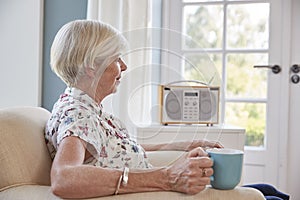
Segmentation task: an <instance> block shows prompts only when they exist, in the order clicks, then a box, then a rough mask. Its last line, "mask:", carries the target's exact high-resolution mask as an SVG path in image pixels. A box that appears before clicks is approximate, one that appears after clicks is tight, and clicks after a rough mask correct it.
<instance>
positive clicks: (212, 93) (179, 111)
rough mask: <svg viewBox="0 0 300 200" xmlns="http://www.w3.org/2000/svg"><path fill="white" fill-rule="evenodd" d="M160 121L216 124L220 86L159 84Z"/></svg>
mask: <svg viewBox="0 0 300 200" xmlns="http://www.w3.org/2000/svg"><path fill="white" fill-rule="evenodd" d="M159 93H160V95H159V98H160V99H159V101H160V122H161V123H162V124H164V125H167V124H207V125H213V124H217V123H218V121H219V98H220V88H219V87H209V86H206V85H201V86H198V85H197V86H183V85H170V84H168V85H160V89H159Z"/></svg>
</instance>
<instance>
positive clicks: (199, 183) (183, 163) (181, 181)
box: [167, 147, 213, 194]
mask: <svg viewBox="0 0 300 200" xmlns="http://www.w3.org/2000/svg"><path fill="white" fill-rule="evenodd" d="M212 165H213V162H212V160H211V159H210V158H209V157H208V155H207V153H206V152H205V151H204V150H203V149H202V148H201V147H198V148H194V149H193V150H192V151H190V152H189V153H187V154H185V155H184V156H183V157H181V158H180V159H178V160H177V161H176V162H175V163H174V164H173V165H172V166H170V167H168V169H167V173H168V179H169V184H170V188H171V190H172V191H177V192H182V193H187V194H197V193H198V192H200V191H202V190H204V189H205V186H206V185H208V184H209V183H210V176H211V175H212V174H213V169H212V168H211V167H212Z"/></svg>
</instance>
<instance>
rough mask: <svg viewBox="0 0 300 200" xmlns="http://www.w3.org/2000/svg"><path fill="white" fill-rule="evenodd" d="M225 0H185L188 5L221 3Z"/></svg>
mask: <svg viewBox="0 0 300 200" xmlns="http://www.w3.org/2000/svg"><path fill="white" fill-rule="evenodd" d="M219 1H223V0H183V2H186V3H198V2H219Z"/></svg>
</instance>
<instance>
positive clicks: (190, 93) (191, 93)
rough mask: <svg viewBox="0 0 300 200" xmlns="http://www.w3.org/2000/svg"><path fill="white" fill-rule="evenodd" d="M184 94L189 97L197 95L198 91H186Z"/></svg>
mask: <svg viewBox="0 0 300 200" xmlns="http://www.w3.org/2000/svg"><path fill="white" fill-rule="evenodd" d="M184 96H188V97H197V96H198V93H197V92H185V93H184Z"/></svg>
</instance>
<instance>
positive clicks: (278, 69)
mask: <svg viewBox="0 0 300 200" xmlns="http://www.w3.org/2000/svg"><path fill="white" fill-rule="evenodd" d="M253 67H254V68H268V69H271V70H272V72H273V73H274V74H278V73H280V72H281V67H280V66H279V65H254V66H253Z"/></svg>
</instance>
